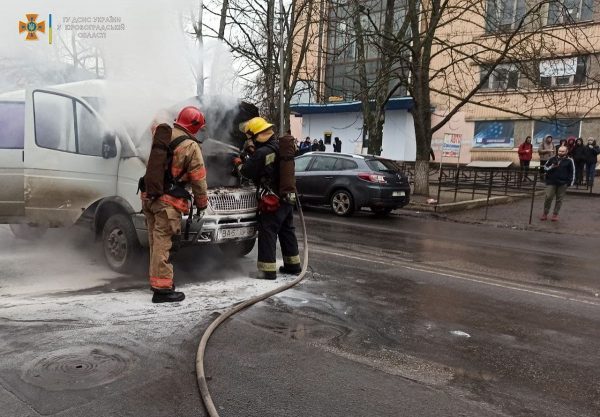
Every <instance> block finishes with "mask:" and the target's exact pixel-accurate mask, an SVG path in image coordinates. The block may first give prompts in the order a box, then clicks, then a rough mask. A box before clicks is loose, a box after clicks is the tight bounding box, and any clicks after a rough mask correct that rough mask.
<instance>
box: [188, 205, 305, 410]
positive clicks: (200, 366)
mask: <svg viewBox="0 0 600 417" xmlns="http://www.w3.org/2000/svg"><path fill="white" fill-rule="evenodd" d="M296 204H297V207H298V214H299V216H300V223H301V224H302V234H303V243H304V248H303V251H302V271H301V272H300V275H298V278H296V279H295V280H293V281H291V282H289V283H287V284H285V285H282V286H280V287H277V288H275V289H273V290H271V291H269V292H266V293H264V294H261V295H258V296H256V297H254V298H251V299H249V300H246V301H244V302H242V303H240V304H238V305H236V306H234V307H232V308H231V309H229V310H227V311H226V312H224V313H223V314H221V315H220V316H219V317H217V318H216V319H215V320H214V321H213V322H212V323H211V324H210V326H208V328H207V329H206V331H205V332H204V334H203V335H202V339H200V344H199V345H198V351H197V353H196V376H197V380H198V389H199V391H200V396H201V397H202V402H204V406H205V407H206V411H208V415H209V416H210V417H219V413H218V412H217V409H216V408H215V404H214V403H213V400H212V397H211V395H210V392H209V390H208V384H207V383H206V375H205V374H204V351H205V350H206V345H207V343H208V339H210V336H211V335H212V334H213V332H214V331H215V330H216V329H217V327H219V326H220V325H221V324H222V323H223V322H224V321H225V320H227V319H228V318H230V317H231V316H233V315H234V314H236V313H239V312H240V311H242V310H244V309H246V308H248V307H250V306H252V305H254V304H256V303H258V302H260V301H263V300H266V299H267V298H269V297H271V296H273V295H275V294H279V293H281V292H283V291H286V290H288V289H290V288H292V287H293V286H295V285H296V284H298V283H299V282H300V281H302V280H303V279H304V275H305V274H306V269H307V268H308V238H307V235H306V224H305V222H304V214H303V213H302V207H301V205H300V201H299V200H297V201H296Z"/></svg>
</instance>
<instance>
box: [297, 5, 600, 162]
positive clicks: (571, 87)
mask: <svg viewBox="0 0 600 417" xmlns="http://www.w3.org/2000/svg"><path fill="white" fill-rule="evenodd" d="M323 2H324V4H325V7H323V8H322V10H323V15H322V16H321V19H319V20H318V22H319V23H318V24H317V25H318V28H317V29H315V30H319V31H320V33H321V34H322V36H320V37H319V38H318V39H320V42H317V44H316V45H312V47H311V50H312V54H310V55H309V59H308V61H307V71H306V78H307V79H308V80H309V82H310V83H312V85H313V86H314V89H315V91H317V92H318V93H317V94H315V95H313V96H312V97H311V100H312V101H313V102H311V103H310V105H309V106H298V107H297V109H299V110H301V111H302V112H303V113H304V114H307V115H309V116H310V114H312V113H310V112H311V111H313V110H314V111H319V112H322V111H325V112H329V111H336V110H335V109H336V108H338V109H342V111H348V112H350V110H351V109H350V108H349V107H348V106H351V104H349V103H350V102H352V101H355V100H356V98H357V93H358V91H359V84H358V82H357V75H358V74H357V65H356V59H357V57H356V42H355V41H353V38H354V32H353V29H352V27H353V22H352V18H351V17H350V16H349V15H348V14H344V11H347V8H344V7H341V8H340V7H339V6H338V5H337V3H336V2H329V1H325V0H323ZM361 3H364V4H365V7H369V13H370V15H371V18H372V21H373V22H375V23H376V24H382V10H383V7H384V6H383V5H384V4H385V1H382V0H369V1H363V2H361ZM455 3H456V5H459V6H460V7H463V8H464V9H463V10H462V11H461V12H460V14H459V15H460V18H456V19H455V20H454V21H451V22H450V23H448V24H446V25H440V27H439V29H438V31H437V32H436V37H437V39H438V42H442V41H443V42H446V43H455V44H456V45H457V46H456V48H451V49H452V52H454V54H452V53H440V54H437V55H435V56H434V57H433V59H432V61H431V69H432V71H434V70H436V69H438V70H439V69H441V68H450V67H451V69H452V71H447V72H448V73H450V72H451V73H452V75H451V76H446V77H439V78H433V80H432V83H431V85H432V86H433V87H434V88H433V91H436V90H437V91H438V92H437V93H436V92H433V93H432V94H431V100H432V105H433V107H434V109H433V112H432V123H433V124H435V123H436V122H437V121H438V120H440V118H441V117H443V116H444V115H445V114H447V113H448V112H449V111H450V110H452V109H453V108H454V107H455V106H456V104H457V102H458V101H459V99H460V97H464V96H465V95H467V94H468V93H469V92H470V91H472V90H473V89H478V91H477V93H476V94H474V95H473V97H472V98H471V100H470V101H469V103H467V104H466V105H464V107H462V108H461V110H460V111H459V112H458V113H457V114H456V115H454V116H453V117H452V119H451V120H450V121H449V122H448V123H446V124H445V125H444V126H443V127H442V128H441V129H440V130H438V131H437V132H436V133H434V136H433V142H432V147H433V149H434V150H438V149H439V146H440V143H441V142H442V141H443V138H444V136H446V135H447V134H459V135H461V136H462V152H461V155H462V156H461V161H462V162H468V161H470V160H505V161H509V160H512V161H513V162H516V161H517V160H518V159H517V155H516V150H515V149H516V147H517V146H518V145H519V144H520V143H521V142H522V141H523V140H524V139H525V137H526V136H531V137H532V138H533V142H534V145H537V144H538V143H540V142H541V140H542V139H543V137H544V136H546V135H548V134H550V135H552V136H553V137H554V138H555V140H556V141H558V139H561V138H568V137H571V136H573V137H584V138H588V137H594V138H596V139H600V99H599V97H600V82H599V81H600V61H599V59H598V56H599V54H600V42H598V41H599V40H600V3H599V2H597V1H594V0H561V1H554V0H551V1H545V2H530V1H526V0H487V1H486V0H480V1H478V2H470V1H468V0H456V1H455ZM405 4H406V3H405V2H401V1H398V2H397V5H398V7H397V12H396V14H397V22H396V25H397V26H398V25H400V24H401V22H402V20H403V18H404V11H403V10H404V9H403V7H402V6H403V5H405ZM467 5H471V6H473V7H465V6H467ZM455 13H456V11H455ZM508 37H510V38H511V39H512V41H513V42H515V39H521V43H520V47H514V48H512V49H511V50H510V51H509V53H507V54H506V56H505V57H504V58H503V60H501V61H500V62H499V63H498V62H497V60H498V58H497V56H498V55H497V54H496V51H498V50H499V48H498V46H499V44H500V43H501V42H505V41H506V40H507V39H508ZM458 45H463V46H458ZM457 51H459V52H461V53H462V54H464V55H465V56H467V57H468V56H469V55H471V56H472V59H463V60H460V61H459V62H453V60H454V59H456V54H455V53H456V52H457ZM366 55H367V68H368V74H369V76H370V77H372V76H374V75H375V74H376V73H377V70H378V65H379V64H380V62H381V60H380V59H379V51H378V50H377V49H376V48H375V47H372V46H371V45H369V46H368V47H367V54H366ZM486 57H487V58H486ZM486 59H487V60H488V61H487V62H486ZM496 64H498V65H496ZM488 65H494V66H495V69H494V70H493V71H492V72H491V74H490V76H489V77H488V78H487V79H486V78H485V75H486V74H487V73H488V70H489V69H490V68H489V66H488ZM480 83H481V86H480V87H479V84H480ZM445 92H447V93H448V94H446V93H445ZM394 96H395V98H393V99H392V103H400V102H402V103H403V105H401V106H399V105H398V104H392V108H393V107H394V106H395V107H402V108H406V107H410V103H409V99H406V98H405V96H406V90H403V89H400V90H398V91H396V93H395V94H394ZM304 101H306V100H304ZM315 101H317V102H318V104H316V105H315V104H314V102H315ZM331 103H336V104H335V105H332V104H331ZM304 104H306V103H304ZM344 105H346V107H348V109H344ZM354 106H355V108H354V110H356V105H354ZM311 109H313V110H311ZM317 109H318V110H317ZM392 111H393V110H392ZM332 114H333V113H328V116H327V118H326V119H328V120H329V121H330V124H332V125H333V123H334V122H335V118H334V117H333V116H332ZM402 118H403V120H402V121H401V122H399V123H398V122H397V121H396V122H394V118H392V120H391V121H390V119H388V118H387V117H386V124H387V123H388V122H389V123H391V124H393V125H394V127H393V129H392V130H391V131H390V129H388V130H387V131H386V128H387V127H386V128H384V146H383V148H384V154H385V150H386V146H387V147H388V148H389V147H391V148H394V145H393V143H394V142H397V141H404V142H406V141H410V140H411V138H414V132H413V133H412V134H410V133H407V132H406V131H405V130H403V131H402V134H401V135H400V134H398V130H397V129H398V128H397V126H398V125H402V126H407V125H409V124H410V122H411V120H412V119H411V118H412V116H411V115H410V114H408V113H406V114H402ZM344 121H346V122H348V117H346V118H345V119H344ZM304 125H306V122H305V123H304ZM319 126H321V125H319ZM333 127H335V126H333ZM333 127H332V128H331V129H330V130H333ZM355 127H356V126H355ZM334 136H335V134H334ZM599 142H600V141H599ZM386 143H387V144H388V145H386ZM401 148H403V149H404V151H405V152H404V159H411V157H412V158H414V153H413V151H414V147H411V145H409V144H406V145H402V146H401ZM438 152H439V151H438ZM436 153H437V152H436ZM394 156H395V155H394ZM438 158H439V154H438Z"/></svg>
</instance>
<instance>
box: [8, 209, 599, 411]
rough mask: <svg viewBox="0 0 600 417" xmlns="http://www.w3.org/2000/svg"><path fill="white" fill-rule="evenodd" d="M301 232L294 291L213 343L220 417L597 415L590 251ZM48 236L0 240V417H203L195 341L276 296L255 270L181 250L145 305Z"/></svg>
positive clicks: (485, 237) (545, 244) (352, 221)
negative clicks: (162, 288) (161, 296)
mask: <svg viewBox="0 0 600 417" xmlns="http://www.w3.org/2000/svg"><path fill="white" fill-rule="evenodd" d="M307 227H308V229H309V247H310V262H309V264H310V271H309V274H308V277H307V279H306V281H304V282H303V283H302V284H300V285H299V286H297V287H296V288H294V289H292V290H290V291H287V292H285V293H283V294H280V295H278V296H275V297H274V298H272V299H270V300H268V301H266V302H263V303H260V304H259V305H257V306H254V307H252V308H250V309H249V310H246V311H244V312H242V313H241V314H240V315H238V316H236V317H234V318H233V319H232V320H230V321H228V322H227V323H226V324H225V325H224V327H222V328H219V329H218V330H217V331H216V333H215V335H214V336H213V338H212V339H211V341H210V342H209V346H208V349H207V358H206V373H207V375H208V377H209V381H208V383H209V387H210V389H211V392H212V395H213V400H214V402H215V404H216V405H217V408H218V409H219V410H220V413H221V415H222V416H223V417H224V416H308V415H310V416H367V415H368V416H597V415H599V414H600V377H599V376H598V375H600V372H599V371H600V360H599V359H600V358H599V356H600V354H599V353H598V352H600V325H599V324H600V323H599V322H600V315H599V314H598V313H599V311H600V298H599V297H598V293H599V292H600V278H599V274H598V273H597V261H596V259H595V258H596V257H597V249H596V248H597V246H598V243H599V242H598V239H597V238H596V237H594V236H576V235H571V234H563V235H560V236H557V235H556V234H555V233H546V232H540V231H523V230H513V229H510V228H495V227H489V226H486V225H478V224H460V223H455V222H447V221H439V220H434V219H431V218H428V217H424V218H418V217H415V216H404V215H400V216H392V217H390V218H377V217H374V216H371V215H369V214H365V213H359V214H357V215H356V216H355V217H352V218H348V219H345V218H344V219H342V218H337V217H333V216H332V215H330V214H329V213H325V212H322V211H319V210H311V211H309V212H307ZM53 232H55V231H50V233H49V235H50V236H46V237H45V238H44V239H42V241H41V242H38V243H37V244H36V245H34V246H33V247H31V246H30V245H29V244H26V243H24V242H22V241H15V240H13V239H12V238H11V237H10V235H9V232H8V231H7V230H4V229H2V228H0V247H1V252H0V253H1V255H0V267H2V270H3V271H7V270H8V271H11V272H10V273H5V274H1V275H0V286H1V287H0V303H1V304H0V335H1V338H0V410H1V411H0V415H2V416H4V415H6V416H30V415H31V416H36V415H56V416H80V415H86V416H95V415H98V416H106V415H119V416H120V415H127V416H162V415H177V416H192V415H194V416H198V415H199V416H202V415H205V414H204V410H203V408H202V405H201V403H200V400H199V396H198V395H197V393H196V386H195V374H194V360H195V353H196V348H197V343H198V341H199V339H200V335H201V333H202V330H203V329H204V328H205V327H206V325H207V324H208V322H209V320H210V319H211V317H214V314H217V313H218V312H220V311H223V309H225V308H226V307H227V306H229V305H231V304H233V303H235V302H237V301H240V300H242V299H245V298H248V297H250V296H252V295H255V294H257V293H260V292H264V291H266V290H268V289H271V288H273V287H275V286H276V285H279V284H281V282H282V281H285V280H290V279H292V278H291V277H283V278H280V279H278V280H277V282H266V281H256V280H252V279H249V278H247V277H246V274H247V272H249V271H251V270H252V269H253V264H254V259H255V256H256V253H255V251H254V252H253V253H252V254H251V255H249V256H248V257H246V258H244V259H242V260H240V261H236V260H233V261H232V260H227V259H223V258H222V257H221V256H220V255H219V254H218V253H217V252H214V251H213V252H210V251H209V253H204V254H202V255H201V256H199V255H198V253H197V252H191V251H190V252H188V253H182V254H181V255H180V256H179V257H178V259H177V265H178V268H177V274H178V277H179V279H178V285H179V287H180V288H182V289H183V290H184V291H185V292H186V294H187V296H188V297H187V299H186V301H184V303H182V305H181V306H180V307H178V308H175V307H173V306H164V305H161V306H154V305H152V304H150V303H149V293H148V291H147V289H146V283H145V281H144V279H143V278H141V277H125V276H116V275H115V274H114V273H112V272H110V271H108V270H107V269H106V268H105V267H104V265H103V264H102V260H101V259H100V257H99V255H98V251H97V250H96V249H95V248H93V247H88V248H86V249H85V250H81V247H85V246H86V245H85V244H84V243H83V242H84V241H85V239H86V238H85V235H83V234H79V233H75V234H74V236H70V237H69V241H68V242H65V241H61V242H60V243H59V244H54V239H57V238H58V237H59V236H60V235H58V234H53ZM557 237H558V239H557ZM87 246H90V245H87ZM65 254H66V255H67V256H66V257H65V256H64V255H65Z"/></svg>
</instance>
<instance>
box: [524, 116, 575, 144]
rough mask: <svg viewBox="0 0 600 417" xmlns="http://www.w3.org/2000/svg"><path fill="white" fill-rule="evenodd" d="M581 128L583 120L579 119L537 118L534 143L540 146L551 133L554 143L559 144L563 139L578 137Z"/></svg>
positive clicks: (534, 126) (534, 128) (534, 125)
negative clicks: (545, 119)
mask: <svg viewBox="0 0 600 417" xmlns="http://www.w3.org/2000/svg"><path fill="white" fill-rule="evenodd" d="M580 129H581V120H579V119H560V120H548V121H542V120H536V121H535V122H534V124H533V144H534V146H539V145H540V143H542V142H543V140H544V138H545V137H546V136H548V135H550V136H552V139H553V142H554V144H555V145H558V143H559V141H560V140H561V139H569V138H570V137H574V138H578V137H579V136H580Z"/></svg>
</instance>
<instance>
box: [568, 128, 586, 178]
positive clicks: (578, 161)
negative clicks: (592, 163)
mask: <svg viewBox="0 0 600 417" xmlns="http://www.w3.org/2000/svg"><path fill="white" fill-rule="evenodd" d="M571 157H572V158H573V162H574V163H575V184H577V185H581V183H582V182H583V170H584V168H585V159H586V158H585V157H586V151H585V146H584V144H583V139H582V138H579V139H577V140H576V141H575V144H574V145H573V149H571Z"/></svg>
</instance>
